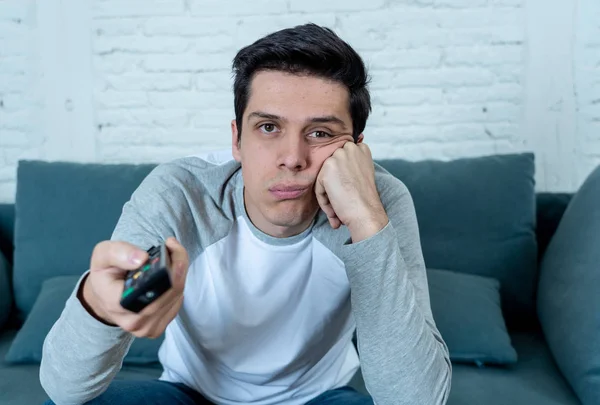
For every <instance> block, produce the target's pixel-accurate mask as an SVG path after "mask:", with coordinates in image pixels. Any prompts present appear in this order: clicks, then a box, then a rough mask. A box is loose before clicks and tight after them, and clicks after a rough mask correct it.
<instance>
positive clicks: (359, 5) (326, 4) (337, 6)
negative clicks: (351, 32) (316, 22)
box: [289, 0, 386, 12]
mask: <svg viewBox="0 0 600 405" xmlns="http://www.w3.org/2000/svg"><path fill="white" fill-rule="evenodd" d="M289 3H290V11H292V12H321V11H362V10H373V9H381V8H383V7H384V5H385V3H386V2H385V0H370V1H346V0H328V1H322V0H289Z"/></svg>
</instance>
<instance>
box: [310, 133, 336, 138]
mask: <svg viewBox="0 0 600 405" xmlns="http://www.w3.org/2000/svg"><path fill="white" fill-rule="evenodd" d="M308 136H309V137H311V138H331V136H332V135H331V134H330V133H329V132H325V131H313V132H311V133H310V134H308Z"/></svg>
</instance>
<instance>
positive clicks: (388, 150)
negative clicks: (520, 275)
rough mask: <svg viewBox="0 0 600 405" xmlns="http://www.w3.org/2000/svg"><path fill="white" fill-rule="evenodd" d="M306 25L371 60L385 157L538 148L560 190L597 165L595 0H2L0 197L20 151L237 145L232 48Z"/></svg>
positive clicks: (541, 165)
mask: <svg viewBox="0 0 600 405" xmlns="http://www.w3.org/2000/svg"><path fill="white" fill-rule="evenodd" d="M540 15H542V16H543V17H544V18H540ZM308 21H312V22H316V23H318V24H322V25H326V26H329V27H331V28H333V29H334V30H335V31H336V32H337V33H338V34H340V35H341V36H342V38H344V39H345V40H347V41H348V42H349V43H350V44H351V45H353V46H354V47H355V49H356V50H357V51H358V52H359V53H360V54H361V55H363V57H364V58H365V60H366V62H367V64H368V66H369V69H370V74H371V77H372V83H371V91H372V97H373V114H372V116H371V118H370V119H369V121H368V124H367V129H366V131H365V134H366V139H367V141H368V143H369V145H370V146H371V148H372V150H373V152H374V155H375V157H376V158H388V157H402V158H407V159H412V160H417V159H424V158H439V159H452V158H457V157H461V156H478V155H485V154H493V153H505V152H518V151H534V152H535V153H536V155H537V161H538V164H537V174H536V176H537V178H536V179H537V187H538V189H539V190H552V191H555V190H561V191H563V190H565V191H572V190H575V189H576V188H577V187H578V186H579V185H580V184H581V181H582V180H583V179H584V178H585V176H586V175H587V174H588V173H589V172H590V171H591V170H592V168H593V167H595V166H596V165H598V164H600V2H598V1H597V0H577V1H573V2H565V1H563V2H547V1H545V0H527V1H526V0H370V1H359V0H353V1H350V0H335V1H334V0H331V1H323V0H257V1H246V0H230V1H223V0H44V1H42V0H4V1H1V2H0V100H1V101H0V149H1V151H2V152H1V154H0V201H12V200H13V199H14V179H15V168H16V162H17V161H18V159H20V158H24V157H27V158H43V159H47V160H73V161H76V160H78V161H97V162H146V161H152V162H160V161H165V160H168V159H172V158H175V157H178V156H182V155H187V154H190V153H191V152H202V151H207V150H211V149H217V148H226V147H229V145H230V128H229V125H230V120H231V119H232V118H233V95H232V79H231V70H230V69H231V61H232V58H233V56H234V55H235V53H236V51H237V50H238V49H239V48H240V47H243V46H245V45H248V44H249V43H251V42H252V41H254V40H256V39H258V38H259V37H261V36H263V35H265V34H267V33H269V32H272V31H275V30H278V29H281V28H285V27H290V26H293V25H296V24H302V23H305V22H308ZM548 21H551V22H552V24H549V23H548ZM58 27H61V29H58ZM63 27H64V28H63ZM53 44H54V46H55V47H56V49H52V46H53ZM57 44H58V45H57ZM57 56H58V59H57V58H56V57H57Z"/></svg>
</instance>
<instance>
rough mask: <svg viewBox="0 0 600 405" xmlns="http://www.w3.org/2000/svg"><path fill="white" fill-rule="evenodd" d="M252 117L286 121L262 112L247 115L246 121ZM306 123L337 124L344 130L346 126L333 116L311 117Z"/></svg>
mask: <svg viewBox="0 0 600 405" xmlns="http://www.w3.org/2000/svg"><path fill="white" fill-rule="evenodd" d="M254 117H256V118H265V119H269V120H273V121H284V122H285V121H287V120H286V119H285V118H282V117H280V116H279V115H275V114H269V113H266V112H262V111H254V112H252V113H250V114H249V115H248V119H251V118H254ZM306 121H307V122H310V123H314V124H328V123H332V124H339V125H341V126H342V128H343V129H346V124H345V123H344V121H342V120H341V119H340V118H338V117H336V116H335V115H324V116H322V117H311V118H309V119H307V120H306Z"/></svg>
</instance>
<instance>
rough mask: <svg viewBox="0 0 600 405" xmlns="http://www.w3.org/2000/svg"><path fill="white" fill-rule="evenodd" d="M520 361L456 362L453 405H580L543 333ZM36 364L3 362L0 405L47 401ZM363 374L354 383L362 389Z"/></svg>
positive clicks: (518, 338) (129, 373) (150, 371)
mask: <svg viewBox="0 0 600 405" xmlns="http://www.w3.org/2000/svg"><path fill="white" fill-rule="evenodd" d="M15 334H16V330H8V331H4V332H3V333H2V334H1V335H0V360H1V359H4V356H5V355H6V352H7V351H8V348H9V346H10V343H11V341H12V339H13V338H14V336H15ZM511 337H512V341H513V345H514V346H515V349H516V350H517V352H518V354H519V361H518V362H517V364H515V365H514V366H512V367H507V368H502V367H487V368H478V367H475V366H469V365H462V364H454V366H453V379H452V390H451V392H450V400H449V401H448V405H463V404H473V403H479V404H486V405H507V404H508V405H531V404H545V405H580V404H581V403H580V402H579V401H578V400H577V398H576V397H575V395H574V393H573V391H572V390H571V388H570V387H569V386H568V384H567V382H566V381H565V380H564V378H563V377H562V376H561V374H560V372H559V371H558V369H557V368H556V365H555V363H554V361H553V360H552V357H551V356H550V352H549V350H548V347H547V346H546V344H545V343H544V340H543V337H542V336H541V335H540V334H539V333H521V334H513V335H512V336H511ZM160 372H161V368H160V365H159V364H157V365H155V366H142V367H140V366H124V367H123V369H122V370H121V371H120V372H119V374H118V375H117V378H118V379H131V380H133V379H147V378H157V377H158V376H159V375H160ZM38 373H39V366H38V365H36V364H31V365H19V366H9V365H7V364H6V363H4V362H3V361H0V403H2V405H22V404H32V405H35V404H40V405H41V404H42V403H43V402H44V401H45V400H46V399H47V398H48V397H47V396H46V394H45V392H44V390H43V389H42V387H41V385H40V383H39V377H38ZM361 380H362V378H361V376H360V373H359V374H357V376H356V377H355V378H354V380H353V381H352V383H351V385H353V386H354V387H355V388H357V389H359V390H360V391H363V390H364V388H363V387H362V386H361V385H362V381H361Z"/></svg>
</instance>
